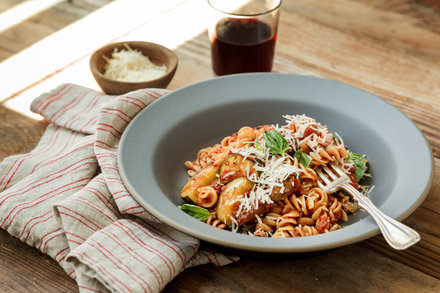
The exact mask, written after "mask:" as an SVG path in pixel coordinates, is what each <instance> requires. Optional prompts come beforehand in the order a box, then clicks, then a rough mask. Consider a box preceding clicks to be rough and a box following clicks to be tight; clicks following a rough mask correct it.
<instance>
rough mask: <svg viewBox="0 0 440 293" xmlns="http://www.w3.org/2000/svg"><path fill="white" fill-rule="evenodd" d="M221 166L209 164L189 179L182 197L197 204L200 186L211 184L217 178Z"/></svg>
mask: <svg viewBox="0 0 440 293" xmlns="http://www.w3.org/2000/svg"><path fill="white" fill-rule="evenodd" d="M219 169H220V167H219V166H218V165H217V166H214V165H211V166H208V167H206V168H204V169H202V171H200V172H199V173H197V174H196V175H194V177H192V178H191V179H189V181H188V183H186V184H185V186H184V187H183V188H182V190H181V191H180V197H182V199H183V200H184V201H186V202H188V203H192V204H197V199H198V196H199V192H198V191H197V190H198V189H199V187H203V186H208V185H210V184H211V183H212V182H213V181H214V180H215V179H216V178H217V174H218V171H219Z"/></svg>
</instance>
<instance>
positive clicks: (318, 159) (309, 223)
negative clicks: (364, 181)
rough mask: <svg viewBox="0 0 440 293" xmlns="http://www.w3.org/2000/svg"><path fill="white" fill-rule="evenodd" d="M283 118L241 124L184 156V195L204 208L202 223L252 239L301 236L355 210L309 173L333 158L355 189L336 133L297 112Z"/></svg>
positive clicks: (330, 227)
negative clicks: (273, 122) (283, 120)
mask: <svg viewBox="0 0 440 293" xmlns="http://www.w3.org/2000/svg"><path fill="white" fill-rule="evenodd" d="M284 117H285V118H286V122H287V124H286V125H285V126H282V127H279V126H278V125H276V126H274V125H264V126H260V127H254V128H252V127H248V126H244V127H242V128H240V129H239V130H238V131H237V132H236V133H234V134H232V135H230V136H227V137H225V138H223V139H222V140H221V141H220V142H219V143H218V144H215V145H214V146H210V147H206V148H203V149H201V150H200V151H199V152H198V153H197V156H196V159H195V160H194V161H187V162H185V166H186V168H187V169H188V174H189V175H190V179H189V181H188V183H187V185H185V187H184V188H183V189H182V192H181V196H182V198H183V199H184V200H186V201H188V202H190V203H194V204H197V205H198V206H200V207H203V208H206V209H208V211H209V212H210V213H211V215H210V216H209V217H208V218H207V219H206V220H205V222H206V223H207V224H209V225H211V226H213V227H217V228H220V229H229V230H233V231H235V230H237V231H238V232H242V233H247V234H250V235H253V236H258V237H275V238H279V237H282V238H286V237H303V236H311V235H317V234H322V233H327V232H331V231H335V230H338V229H340V228H341V225H340V223H341V221H347V220H348V215H350V214H353V213H355V212H356V210H357V209H358V206H357V205H356V203H354V202H353V200H352V198H351V196H350V195H348V194H346V193H345V192H343V191H340V192H337V193H333V194H328V193H326V192H325V191H324V190H323V189H321V188H320V187H319V185H318V175H317V173H316V171H315V168H317V167H318V166H320V165H325V164H328V163H334V164H336V165H338V166H340V167H341V168H342V169H343V170H344V171H345V172H346V173H347V175H349V176H350V178H352V180H353V182H352V184H353V186H355V187H357V188H360V185H359V184H358V182H357V180H356V177H355V176H354V172H355V171H357V170H356V165H355V164H354V162H352V161H350V158H351V156H350V154H351V153H350V151H349V150H348V149H347V148H346V146H345V145H344V143H343V141H342V138H341V137H340V136H338V135H333V134H332V133H330V132H329V131H328V130H327V127H325V126H323V125H321V124H319V123H317V122H316V121H315V120H314V119H313V118H310V117H307V116H305V115H293V116H288V115H286V116H284Z"/></svg>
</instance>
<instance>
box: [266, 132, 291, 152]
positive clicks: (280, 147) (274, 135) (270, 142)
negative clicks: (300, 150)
mask: <svg viewBox="0 0 440 293" xmlns="http://www.w3.org/2000/svg"><path fill="white" fill-rule="evenodd" d="M263 138H264V142H265V144H266V147H267V148H268V149H269V153H271V154H272V155H281V156H285V155H286V151H287V150H288V149H289V143H288V142H287V140H286V139H285V138H284V137H283V135H282V134H281V133H279V132H278V131H276V130H274V129H272V130H271V131H267V130H265V131H264V132H263Z"/></svg>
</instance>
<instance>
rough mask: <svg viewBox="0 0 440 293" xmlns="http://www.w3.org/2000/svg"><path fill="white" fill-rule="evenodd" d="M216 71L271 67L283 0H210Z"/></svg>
mask: <svg viewBox="0 0 440 293" xmlns="http://www.w3.org/2000/svg"><path fill="white" fill-rule="evenodd" d="M208 4H209V6H210V7H211V8H210V10H211V13H212V16H211V17H210V19H211V20H212V23H210V24H209V26H208V33H209V39H210V42H211V59H212V67H213V70H214V72H215V74H217V75H226V74H233V73H243V72H270V71H272V64H273V57H274V54H275V42H276V39H277V30H278V19H279V14H280V6H281V0H247V1H246V0H208Z"/></svg>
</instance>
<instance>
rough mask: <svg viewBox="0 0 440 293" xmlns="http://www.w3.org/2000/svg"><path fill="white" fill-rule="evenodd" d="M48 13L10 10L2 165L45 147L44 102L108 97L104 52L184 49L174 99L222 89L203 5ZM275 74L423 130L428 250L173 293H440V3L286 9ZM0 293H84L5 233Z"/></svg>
mask: <svg viewBox="0 0 440 293" xmlns="http://www.w3.org/2000/svg"><path fill="white" fill-rule="evenodd" d="M34 2H35V1H34ZM37 2H38V1H37ZM39 2H45V3H46V4H47V3H49V2H51V5H52V6H48V7H43V8H41V9H40V11H38V10H37V11H32V9H26V10H23V11H25V12H26V13H24V12H23V11H22V12H21V13H18V14H16V15H15V16H14V17H13V18H11V19H12V20H13V21H11V20H9V21H7V22H6V23H5V21H4V19H5V18H6V17H7V16H8V15H10V14H12V13H13V12H14V11H15V10H18V9H19V8H20V7H19V6H18V5H19V4H20V3H21V5H26V4H32V3H33V1H27V2H26V1H25V2H24V3H22V1H18V0H2V1H1V2H0V62H1V63H0V159H2V158H4V157H6V156H9V155H13V154H18V153H25V152H28V151H30V150H31V149H32V148H33V147H34V146H35V144H36V143H37V142H38V140H39V138H40V136H41V134H42V133H43V131H44V129H45V128H46V126H47V122H45V121H41V120H38V119H36V117H35V116H28V115H29V113H28V111H27V108H28V107H29V103H30V101H31V100H32V99H33V98H35V97H36V96H37V95H38V94H40V93H41V92H44V91H47V90H50V89H52V88H54V87H55V86H57V85H58V84H60V83H64V82H71V83H77V84H81V85H84V86H88V87H91V88H96V89H98V86H97V85H96V83H95V82H94V80H93V78H92V76H91V74H90V72H89V70H88V58H89V56H90V54H91V53H92V52H93V50H95V49H97V48H98V47H100V46H101V45H103V44H104V43H107V42H110V41H116V40H128V39H131V40H146V41H153V42H158V43H161V44H163V45H165V46H168V47H170V48H172V49H174V50H175V52H176V53H177V55H178V57H179V62H180V63H179V68H178V70H177V73H176V75H175V78H174V79H173V81H172V82H171V84H170V86H169V89H177V88H179V87H182V86H184V85H187V84H190V83H194V82H197V81H200V80H205V79H209V78H212V77H214V75H213V73H212V70H211V64H210V53H209V42H208V38H207V33H206V22H205V21H206V19H205V18H204V16H203V14H202V13H199V14H194V11H198V9H200V1H196V0H172V1H171V0H170V1H137V2H136V1H131V0H130V1H128V0H124V1H122V0H119V1H110V0H99V1H90V0H73V1H63V0H58V1H56V0H55V1H39ZM142 2H145V3H142ZM142 5H143V6H142ZM14 8H15V9H14ZM28 8H29V7H28ZM29 12H33V14H32V13H29ZM27 13H29V15H27ZM192 13H193V14H192ZM2 21H3V22H2ZM274 71H276V72H283V73H296V74H307V75H314V76H319V77H324V78H329V79H333V80H337V81H341V82H344V83H347V84H350V85H353V86H355V87H358V88H361V89H363V90H366V91H368V92H371V93H373V94H375V95H377V96H379V97H381V98H383V99H385V100H386V101H388V102H390V103H391V104H393V105H394V106H395V107H397V108H398V109H400V110H401V111H402V112H404V113H405V114H406V115H407V116H408V117H410V118H411V119H412V120H413V121H414V122H415V123H416V124H417V126H418V127H419V128H420V129H421V130H422V131H423V133H424V135H425V136H426V138H427V139H428V141H429V143H430V145H431V147H432V152H433V154H434V156H435V171H436V175H435V178H434V184H433V186H432V190H431V192H430V193H429V195H428V197H427V198H426V200H425V201H424V202H423V203H422V205H421V206H420V207H419V208H418V209H417V210H416V211H415V212H414V213H413V214H412V215H411V216H410V217H409V218H407V219H406V220H405V221H404V222H405V223H406V224H407V225H409V226H411V227H413V228H415V229H416V230H417V231H419V232H420V234H421V236H422V240H421V241H420V242H419V243H417V244H416V245H415V246H413V247H411V248H409V249H407V250H404V251H395V250H392V249H391V248H390V247H388V245H387V244H386V243H385V242H384V240H383V238H382V236H377V237H374V238H372V239H370V240H367V241H363V242H361V243H358V244H354V245H350V246H347V247H343V248H340V249H335V250H332V251H330V252H325V253H321V254H315V255H304V256H303V255H299V256H298V255H297V256H283V257H278V258H275V259H268V258H264V259H259V258H258V257H256V256H243V257H242V259H241V261H239V262H237V263H235V264H232V265H229V266H226V267H222V268H218V267H214V266H213V265H204V266H199V267H195V268H191V269H188V270H186V271H184V272H183V273H181V274H180V275H178V276H177V277H176V278H175V279H174V280H173V281H172V282H171V283H170V284H168V285H167V287H166V288H165V290H164V291H165V292H268V291H275V292H435V291H436V292H440V281H439V278H440V228H439V224H440V3H439V2H438V1H436V0H418V1H416V0H357V1H355V0H334V1H319V0H285V1H283V6H282V11H281V20H280V26H279V37H278V43H277V48H276V57H275V65H274ZM414 152H417V150H414ZM408 155H412V154H408ZM409 179H410V178H409ZM0 291H2V292H24V291H26V292H28V291H29V292H77V291H78V288H77V286H76V284H75V282H74V281H73V280H72V279H70V278H69V277H68V276H67V275H66V274H65V273H64V271H63V270H62V269H61V268H60V267H59V266H58V264H57V263H56V262H55V261H54V260H52V259H50V258H49V257H47V256H46V255H44V254H42V253H40V252H39V251H38V250H37V249H35V248H32V247H29V246H27V245H26V244H23V243H21V242H20V241H19V240H17V239H15V238H13V237H11V236H9V234H8V233H7V232H5V231H4V230H1V229H0Z"/></svg>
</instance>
